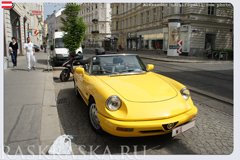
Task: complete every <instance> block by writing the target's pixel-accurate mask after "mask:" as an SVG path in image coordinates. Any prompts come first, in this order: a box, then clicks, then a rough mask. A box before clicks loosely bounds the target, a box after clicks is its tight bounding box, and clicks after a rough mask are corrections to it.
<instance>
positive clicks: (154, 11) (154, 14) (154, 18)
mask: <svg viewBox="0 0 240 160" xmlns="http://www.w3.org/2000/svg"><path fill="white" fill-rule="evenodd" d="M153 21H154V22H155V21H156V8H154V9H153Z"/></svg>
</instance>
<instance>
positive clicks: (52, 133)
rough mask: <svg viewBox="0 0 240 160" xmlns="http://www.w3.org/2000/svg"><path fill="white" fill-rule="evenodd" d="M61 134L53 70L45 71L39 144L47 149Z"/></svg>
mask: <svg viewBox="0 0 240 160" xmlns="http://www.w3.org/2000/svg"><path fill="white" fill-rule="evenodd" d="M60 135H61V132H60V123H59V117H58V111H57V104H56V98H55V89H54V82H53V72H46V77H45V88H44V97H43V106H42V119H41V134H40V145H41V146H42V147H44V148H45V147H46V148H47V149H46V151H48V150H49V148H50V147H51V145H52V143H53V142H54V141H55V140H56V138H57V137H59V136H60Z"/></svg>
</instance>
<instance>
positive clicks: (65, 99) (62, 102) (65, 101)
mask: <svg viewBox="0 0 240 160" xmlns="http://www.w3.org/2000/svg"><path fill="white" fill-rule="evenodd" d="M65 103H67V98H62V99H57V104H65Z"/></svg>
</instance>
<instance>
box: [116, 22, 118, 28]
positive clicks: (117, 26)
mask: <svg viewBox="0 0 240 160" xmlns="http://www.w3.org/2000/svg"><path fill="white" fill-rule="evenodd" d="M116 30H118V21H117V22H116Z"/></svg>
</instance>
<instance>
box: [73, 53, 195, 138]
mask: <svg viewBox="0 0 240 160" xmlns="http://www.w3.org/2000/svg"><path fill="white" fill-rule="evenodd" d="M152 69H154V66H153V65H152V64H148V65H147V67H146V66H145V64H144V63H143V62H142V60H141V58H140V57H139V56H138V55H129V54H128V55H125V54H114V55H99V56H92V57H91V58H90V59H89V60H85V64H84V65H83V66H82V67H76V68H75V70H74V73H73V78H74V90H75V94H76V96H77V97H82V99H83V100H84V101H85V103H86V104H87V106H88V107H89V110H88V114H89V122H90V124H91V127H92V129H93V130H94V131H95V132H97V133H98V134H102V133H104V131H105V132H108V133H110V134H112V135H115V136H120V137H139V136H152V135H162V134H167V133H170V134H172V136H177V135H179V134H181V133H182V132H184V131H186V130H188V129H191V128H193V127H194V126H195V120H194V118H195V116H196V114H197V111H198V110H197V108H196V107H195V106H194V104H193V102H192V99H191V97H190V92H189V90H188V89H187V88H186V87H185V86H184V85H182V84H180V83H179V82H177V81H175V80H173V79H170V78H168V77H165V76H163V75H160V74H156V73H154V72H151V71H150V70H152Z"/></svg>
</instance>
